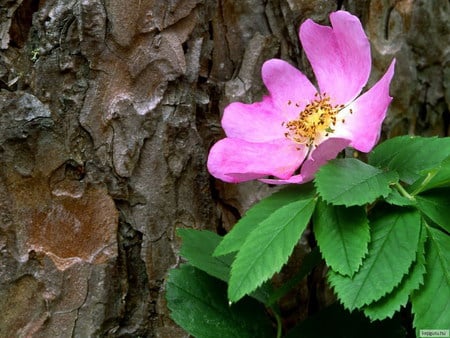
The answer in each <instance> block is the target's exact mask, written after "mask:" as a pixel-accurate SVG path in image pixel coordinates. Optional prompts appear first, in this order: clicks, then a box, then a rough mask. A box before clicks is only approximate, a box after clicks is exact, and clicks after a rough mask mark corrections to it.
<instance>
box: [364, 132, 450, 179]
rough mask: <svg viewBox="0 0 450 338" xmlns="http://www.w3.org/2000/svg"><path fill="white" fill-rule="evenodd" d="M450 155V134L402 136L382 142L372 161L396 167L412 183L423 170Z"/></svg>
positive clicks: (401, 177) (389, 168)
mask: <svg viewBox="0 0 450 338" xmlns="http://www.w3.org/2000/svg"><path fill="white" fill-rule="evenodd" d="M449 155H450V138H430V137H427V138H426V137H418V136H400V137H395V138H392V139H389V140H387V141H385V142H382V143H381V144H379V145H378V146H377V147H376V148H375V149H374V150H373V151H372V152H371V153H370V155H369V164H371V165H373V166H376V167H378V168H382V169H388V170H394V171H396V172H398V174H399V175H400V180H402V181H404V182H406V183H408V184H412V183H413V182H414V181H416V180H418V179H419V178H420V176H421V172H422V171H423V170H427V169H430V168H434V167H436V166H439V165H440V164H441V163H442V161H444V160H445V159H446V158H447V157H448V156H449Z"/></svg>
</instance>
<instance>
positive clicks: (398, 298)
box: [364, 229, 427, 320]
mask: <svg viewBox="0 0 450 338" xmlns="http://www.w3.org/2000/svg"><path fill="white" fill-rule="evenodd" d="M426 235H427V233H426V230H425V229H421V238H420V241H419V246H418V251H417V254H416V261H415V262H414V264H413V265H412V266H411V268H410V269H409V273H408V274H407V275H405V276H404V277H403V280H402V282H401V283H400V285H398V286H397V287H396V288H395V289H394V290H393V291H392V292H391V293H389V294H387V295H385V296H384V297H383V298H381V299H380V300H378V301H376V302H374V303H372V304H370V305H368V306H366V307H365V308H364V314H365V315H366V316H368V317H369V318H370V319H372V320H380V319H385V318H391V317H392V316H393V315H394V313H395V312H396V311H398V310H399V309H400V307H402V306H405V305H406V303H407V302H408V299H409V297H410V295H411V294H412V292H413V291H414V290H417V289H418V288H419V287H420V285H422V284H423V278H424V274H425V256H424V252H425V241H426V239H427V236H426Z"/></svg>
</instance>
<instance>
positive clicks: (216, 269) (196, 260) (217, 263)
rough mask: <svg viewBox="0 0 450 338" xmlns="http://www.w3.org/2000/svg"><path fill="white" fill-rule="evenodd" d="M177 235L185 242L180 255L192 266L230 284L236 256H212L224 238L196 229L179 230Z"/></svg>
mask: <svg viewBox="0 0 450 338" xmlns="http://www.w3.org/2000/svg"><path fill="white" fill-rule="evenodd" d="M177 234H178V235H179V236H180V237H181V238H182V240H183V242H182V245H181V250H180V255H181V256H182V257H184V258H186V259H187V260H188V261H189V264H190V265H192V266H194V267H196V268H198V269H200V270H202V271H204V272H206V273H208V274H209V275H211V276H213V277H216V278H218V279H220V280H222V281H224V282H228V280H229V278H230V269H231V263H232V262H233V260H234V256H235V255H231V254H230V255H226V256H221V257H213V256H212V253H213V252H214V250H215V248H216V247H217V245H218V244H219V243H220V241H221V240H222V237H220V236H219V235H217V234H216V233H213V232H211V231H206V230H195V229H178V230H177Z"/></svg>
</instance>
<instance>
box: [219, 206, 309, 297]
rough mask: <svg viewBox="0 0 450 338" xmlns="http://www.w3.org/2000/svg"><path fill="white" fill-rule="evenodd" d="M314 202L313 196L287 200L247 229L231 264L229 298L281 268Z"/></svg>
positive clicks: (259, 282) (253, 286)
mask: <svg viewBox="0 0 450 338" xmlns="http://www.w3.org/2000/svg"><path fill="white" fill-rule="evenodd" d="M314 205H315V200H314V199H313V198H310V199H305V200H299V201H295V202H292V203H289V204H287V205H285V206H283V207H281V208H279V209H278V210H276V211H275V212H274V213H273V214H271V215H270V216H269V217H268V218H266V219H265V220H264V221H263V222H261V223H260V224H259V225H258V227H257V229H255V230H254V231H252V232H251V233H250V235H249V236H248V237H247V240H246V241H245V243H244V244H243V245H242V247H241V249H240V250H239V252H238V253H237V255H236V259H235V261H234V262H233V264H232V267H231V277H230V282H229V287H228V298H229V300H230V301H231V302H236V301H238V300H239V299H240V298H242V297H243V296H244V295H246V294H248V293H250V292H252V291H253V290H254V289H256V288H257V287H258V286H259V285H260V284H261V283H262V282H264V281H266V280H267V279H269V278H270V277H272V275H273V274H275V273H276V272H278V271H279V270H280V269H281V267H282V266H283V264H284V263H286V261H287V260H288V258H289V255H290V254H291V253H292V250H293V249H294V246H295V244H297V242H298V241H299V239H300V236H301V234H302V233H303V231H304V230H305V228H306V226H307V224H308V222H309V220H310V218H311V215H312V212H313V211H314Z"/></svg>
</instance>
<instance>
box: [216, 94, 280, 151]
mask: <svg viewBox="0 0 450 338" xmlns="http://www.w3.org/2000/svg"><path fill="white" fill-rule="evenodd" d="M283 121H284V119H283V118H282V116H281V114H279V111H277V110H276V109H275V108H274V107H273V104H272V100H271V98H270V97H265V98H264V99H263V101H262V102H255V103H252V104H246V103H241V102H233V103H231V104H229V105H228V106H227V107H225V110H224V112H223V117H222V128H223V129H224V130H225V133H226V135H227V136H228V137H230V138H239V139H242V140H246V141H249V142H266V141H271V140H276V139H282V138H285V136H284V133H285V132H286V131H287V130H286V127H284V126H282V122H283Z"/></svg>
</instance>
